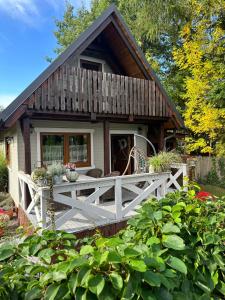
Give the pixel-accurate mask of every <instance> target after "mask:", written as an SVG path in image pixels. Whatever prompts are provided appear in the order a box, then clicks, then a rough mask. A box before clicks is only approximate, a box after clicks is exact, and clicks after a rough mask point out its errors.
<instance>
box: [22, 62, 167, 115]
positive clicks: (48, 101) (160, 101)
mask: <svg viewBox="0 0 225 300" xmlns="http://www.w3.org/2000/svg"><path fill="white" fill-rule="evenodd" d="M28 107H29V108H30V109H33V110H36V111H64V112H81V113H99V114H117V115H137V116H159V117H169V116H170V113H171V112H170V110H169V108H168V105H167V102H166V100H165V97H164V95H163V94H162V93H161V91H160V90H159V87H158V86H157V85H156V83H155V82H154V81H151V80H144V79H139V78H133V77H127V76H121V75H116V74H110V73H102V72H96V71H92V70H86V69H81V68H76V67H71V66H63V67H60V68H59V69H58V70H57V71H55V72H54V73H53V74H52V75H51V76H50V77H49V78H48V79H47V81H45V82H44V83H43V84H42V85H41V86H40V87H39V88H38V89H37V90H36V91H35V92H34V93H33V94H32V96H31V97H30V98H29V99H28Z"/></svg>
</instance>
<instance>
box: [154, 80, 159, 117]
mask: <svg viewBox="0 0 225 300" xmlns="http://www.w3.org/2000/svg"><path fill="white" fill-rule="evenodd" d="M159 107H160V99H159V88H158V85H157V84H156V85H155V113H156V116H159Z"/></svg>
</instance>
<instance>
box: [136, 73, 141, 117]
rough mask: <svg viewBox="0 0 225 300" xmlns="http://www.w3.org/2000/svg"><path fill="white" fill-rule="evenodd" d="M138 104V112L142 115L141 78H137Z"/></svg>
mask: <svg viewBox="0 0 225 300" xmlns="http://www.w3.org/2000/svg"><path fill="white" fill-rule="evenodd" d="M137 106H138V111H137V114H138V115H139V116H140V115H141V82H140V79H139V78H138V79H137Z"/></svg>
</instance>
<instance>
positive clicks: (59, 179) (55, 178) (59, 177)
mask: <svg viewBox="0 0 225 300" xmlns="http://www.w3.org/2000/svg"><path fill="white" fill-rule="evenodd" d="M62 182H63V175H54V176H53V184H61V183H62Z"/></svg>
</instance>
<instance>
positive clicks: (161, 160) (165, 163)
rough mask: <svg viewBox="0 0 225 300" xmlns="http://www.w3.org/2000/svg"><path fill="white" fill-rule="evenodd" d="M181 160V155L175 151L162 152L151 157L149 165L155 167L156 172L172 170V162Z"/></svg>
mask: <svg viewBox="0 0 225 300" xmlns="http://www.w3.org/2000/svg"><path fill="white" fill-rule="evenodd" d="M181 162H182V159H181V156H180V155H179V154H177V153H174V152H160V153H158V154H157V155H155V156H152V157H150V158H149V166H151V167H152V168H153V170H154V172H166V171H170V169H171V164H173V163H181Z"/></svg>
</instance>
